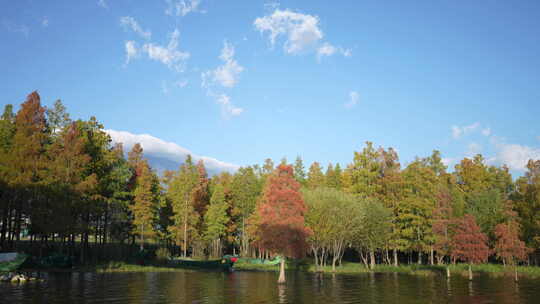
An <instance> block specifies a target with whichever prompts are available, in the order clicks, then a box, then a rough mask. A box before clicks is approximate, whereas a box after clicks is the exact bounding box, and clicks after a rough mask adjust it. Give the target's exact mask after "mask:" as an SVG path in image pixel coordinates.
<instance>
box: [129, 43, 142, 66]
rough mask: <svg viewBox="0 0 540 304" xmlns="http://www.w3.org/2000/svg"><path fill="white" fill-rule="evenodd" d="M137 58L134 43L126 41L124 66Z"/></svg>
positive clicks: (137, 54) (137, 53)
mask: <svg viewBox="0 0 540 304" xmlns="http://www.w3.org/2000/svg"><path fill="white" fill-rule="evenodd" d="M138 56H139V52H138V50H137V44H136V42H135V41H131V40H130V41H126V65H127V64H129V62H130V61H131V60H132V59H133V58H137V57H138Z"/></svg>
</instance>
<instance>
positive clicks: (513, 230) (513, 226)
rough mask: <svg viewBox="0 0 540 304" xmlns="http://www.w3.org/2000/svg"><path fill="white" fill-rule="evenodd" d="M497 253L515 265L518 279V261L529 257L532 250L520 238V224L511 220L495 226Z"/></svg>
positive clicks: (504, 260)
mask: <svg viewBox="0 0 540 304" xmlns="http://www.w3.org/2000/svg"><path fill="white" fill-rule="evenodd" d="M495 236H496V237H497V242H496V243H495V254H496V255H497V257H499V258H500V259H502V261H503V264H504V266H506V263H510V264H511V265H514V273H515V280H516V281H517V279H518V276H517V262H518V261H523V260H525V259H527V255H528V253H529V251H530V249H529V248H527V246H525V243H524V242H523V241H521V240H520V239H519V224H518V223H517V222H516V221H514V220H511V221H509V222H507V223H502V224H498V225H497V226H495Z"/></svg>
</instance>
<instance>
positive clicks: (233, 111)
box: [216, 94, 244, 119]
mask: <svg viewBox="0 0 540 304" xmlns="http://www.w3.org/2000/svg"><path fill="white" fill-rule="evenodd" d="M216 102H217V103H218V104H219V105H220V106H221V115H222V116H223V118H226V119H228V118H230V117H231V116H238V115H240V114H242V112H244V109H242V108H239V107H235V106H234V105H233V104H232V103H231V98H230V97H229V96H228V95H226V94H220V95H218V96H216Z"/></svg>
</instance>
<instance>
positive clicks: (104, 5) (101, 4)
mask: <svg viewBox="0 0 540 304" xmlns="http://www.w3.org/2000/svg"><path fill="white" fill-rule="evenodd" d="M97 4H98V6H101V7H103V8H109V6H108V5H107V2H105V0H98V2H97Z"/></svg>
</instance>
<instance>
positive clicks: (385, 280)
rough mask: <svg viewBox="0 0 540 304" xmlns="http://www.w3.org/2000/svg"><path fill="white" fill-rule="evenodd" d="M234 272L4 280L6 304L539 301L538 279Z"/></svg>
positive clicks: (1, 294) (1, 295)
mask: <svg viewBox="0 0 540 304" xmlns="http://www.w3.org/2000/svg"><path fill="white" fill-rule="evenodd" d="M277 275H278V274H277V273H274V272H248V271H236V272H233V273H221V272H197V271H185V272H155V273H82V272H81V273H51V274H45V275H44V276H45V278H46V280H45V281H44V282H29V283H26V284H19V285H18V284H11V283H0V284H1V285H0V302H1V303H104V302H106V303H324V304H331V303H540V280H539V279H528V278H523V279H521V281H520V282H519V283H517V284H516V283H514V282H513V280H512V278H508V277H498V278H493V277H488V276H486V275H478V276H477V277H475V280H474V281H473V282H469V281H468V280H467V279H465V278H463V277H460V276H453V277H452V278H451V279H450V280H447V279H446V278H445V277H443V276H435V277H423V276H412V275H406V274H393V273H391V274H357V275H344V274H336V275H332V274H324V275H320V274H314V273H307V272H288V273H287V280H288V281H287V284H285V285H283V286H278V284H277V283H276V280H277Z"/></svg>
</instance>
